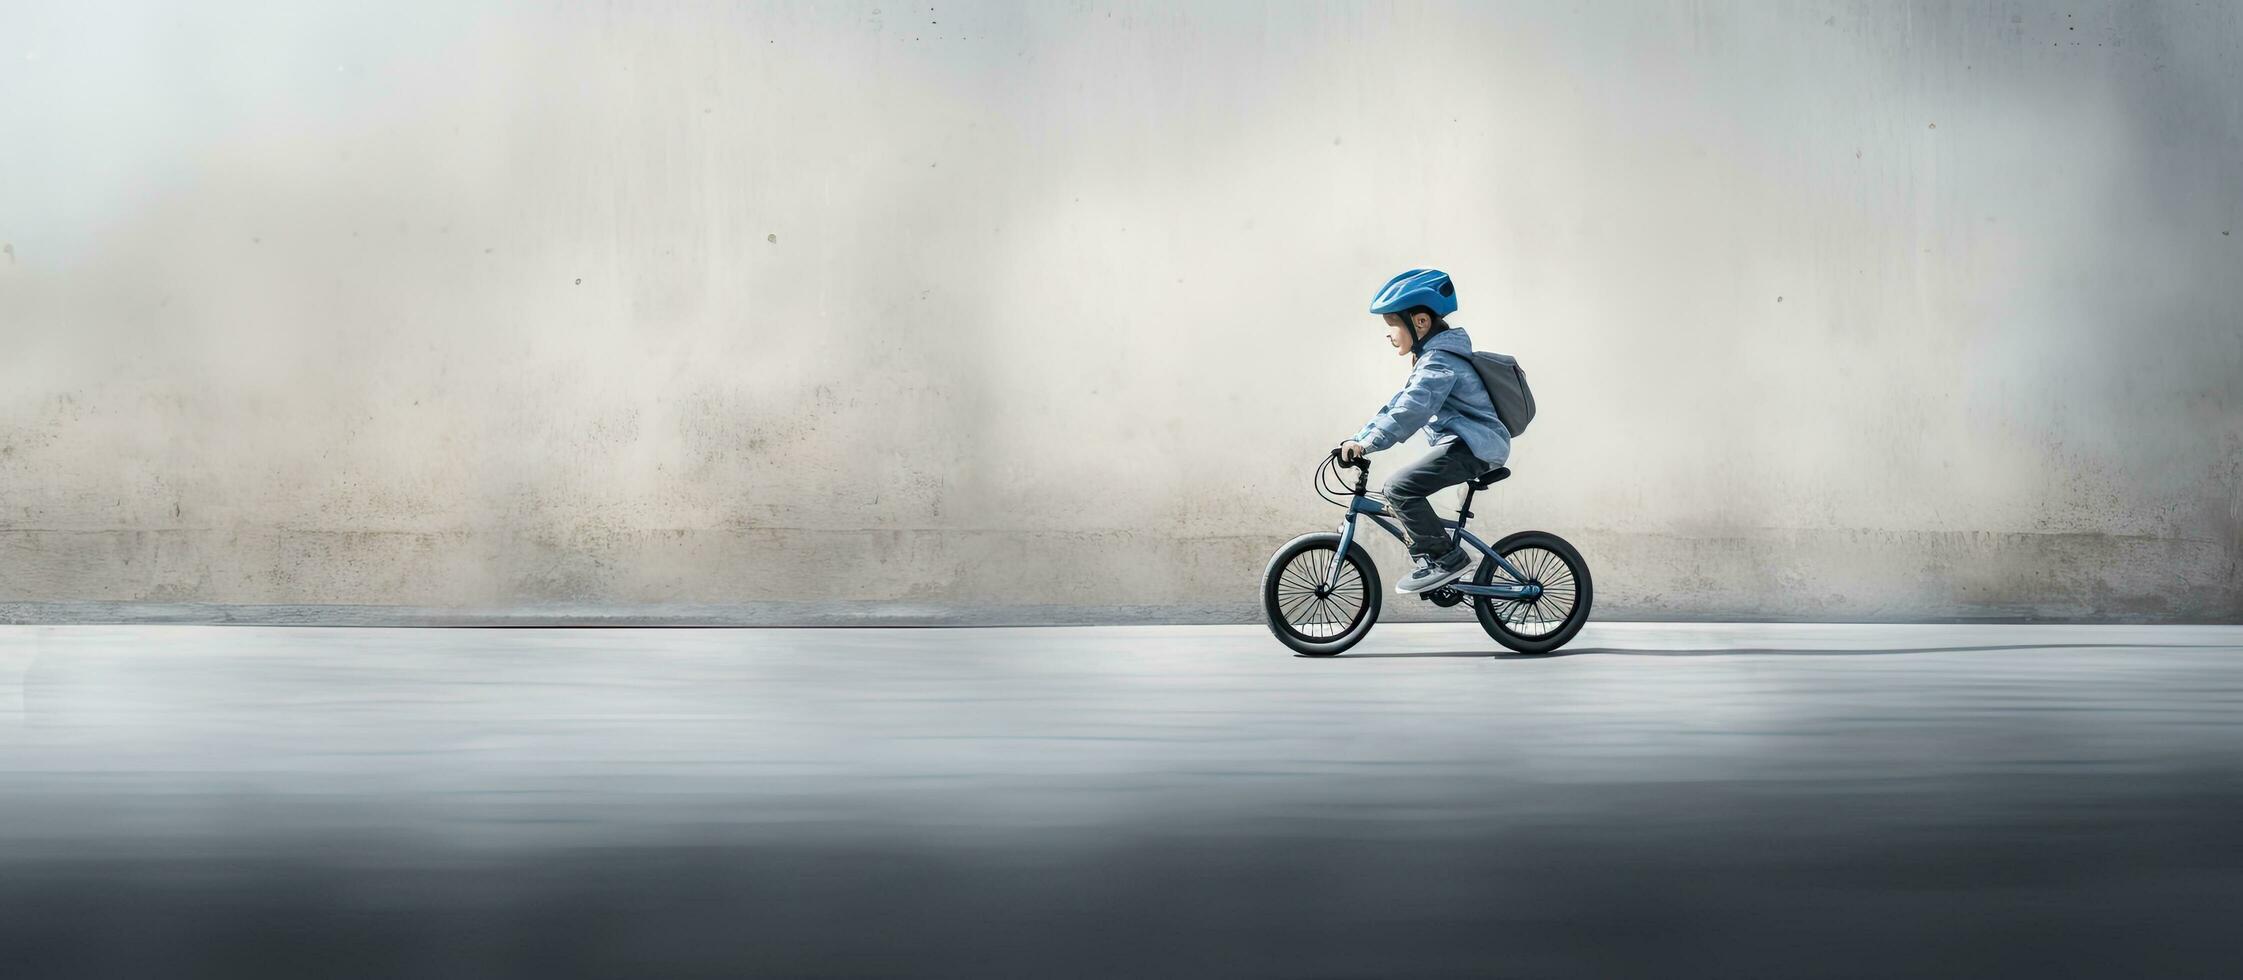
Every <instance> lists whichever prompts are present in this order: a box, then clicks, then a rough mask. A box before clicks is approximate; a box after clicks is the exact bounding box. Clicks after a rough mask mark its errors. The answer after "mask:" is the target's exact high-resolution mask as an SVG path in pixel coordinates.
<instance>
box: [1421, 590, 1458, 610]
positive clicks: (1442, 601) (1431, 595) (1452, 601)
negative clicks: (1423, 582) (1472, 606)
mask: <svg viewBox="0 0 2243 980" xmlns="http://www.w3.org/2000/svg"><path fill="white" fill-rule="evenodd" d="M1418 598H1421V599H1424V600H1425V601H1427V602H1430V603H1432V604H1434V605H1436V606H1442V607H1444V608H1445V607H1448V606H1453V605H1456V604H1457V603H1459V602H1463V601H1464V593H1462V592H1458V591H1457V590H1455V589H1452V588H1450V587H1448V586H1446V585H1444V586H1441V587H1440V588H1438V589H1427V590H1425V591H1424V592H1420V593H1418Z"/></svg>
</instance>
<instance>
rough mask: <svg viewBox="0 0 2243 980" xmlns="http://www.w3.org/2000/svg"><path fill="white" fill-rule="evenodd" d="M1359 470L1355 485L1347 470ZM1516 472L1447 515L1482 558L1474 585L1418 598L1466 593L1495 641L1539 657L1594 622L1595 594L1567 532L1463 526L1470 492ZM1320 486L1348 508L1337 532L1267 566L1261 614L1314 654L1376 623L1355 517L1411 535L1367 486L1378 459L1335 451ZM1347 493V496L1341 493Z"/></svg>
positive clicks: (1301, 543) (1489, 478)
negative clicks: (1502, 532)
mask: <svg viewBox="0 0 2243 980" xmlns="http://www.w3.org/2000/svg"><path fill="white" fill-rule="evenodd" d="M1350 467H1352V468H1355V469H1357V470H1359V471H1360V472H1359V473H1358V474H1357V475H1356V478H1355V486H1354V488H1353V489H1349V488H1348V486H1347V481H1346V478H1345V477H1344V476H1342V475H1340V472H1339V471H1340V470H1342V469H1347V468H1350ZM1510 475H1511V469H1510V467H1507V466H1506V467H1497V468H1496V469H1494V470H1491V471H1489V472H1487V473H1484V474H1481V475H1480V476H1479V477H1477V478H1474V479H1473V480H1471V481H1470V482H1469V483H1468V484H1467V485H1466V489H1465V491H1464V502H1463V504H1462V505H1460V506H1459V507H1458V508H1457V518H1456V520H1453V521H1451V520H1443V521H1442V522H1441V525H1442V526H1443V527H1447V528H1451V529H1453V530H1454V531H1455V537H1454V538H1452V539H1451V540H1452V541H1456V542H1459V543H1462V544H1463V545H1466V546H1468V547H1470V548H1472V549H1473V550H1475V551H1478V552H1479V553H1480V554H1481V555H1482V556H1484V557H1483V560H1482V561H1481V562H1480V567H1479V570H1478V571H1477V572H1476V573H1474V574H1473V576H1472V581H1471V583H1470V584H1465V583H1464V582H1462V581H1457V582H1451V583H1449V584H1448V585H1444V586H1442V587H1440V588H1438V589H1428V590H1426V591H1424V592H1421V593H1418V597H1419V598H1421V599H1424V600H1426V601H1428V602H1431V603H1433V604H1434V605H1437V606H1441V607H1443V608H1447V607H1451V606H1455V605H1457V604H1458V603H1461V602H1464V601H1465V600H1467V599H1469V600H1471V602H1472V611H1473V613H1474V615H1475V616H1477V617H1478V619H1479V621H1480V628H1481V629H1484V630H1486V631H1487V634H1488V636H1490V637H1493V638H1494V639H1495V642H1497V643H1500V644H1503V645H1504V646H1505V647H1508V648H1510V649H1512V650H1515V651H1518V652H1520V653H1530V654H1541V653H1549V652H1550V651H1552V650H1556V649H1557V648H1559V647H1561V646H1564V645H1565V643H1566V641H1568V640H1571V639H1573V635H1574V634H1575V633H1579V632H1580V631H1581V625H1582V624H1583V623H1586V622H1588V619H1589V604H1590V600H1591V598H1592V594H1591V588H1590V583H1589V566H1588V563H1587V562H1584V561H1582V560H1581V553H1580V552H1579V551H1576V550H1574V547H1573V545H1571V544H1569V543H1567V542H1566V540H1565V539H1564V538H1561V537H1558V536H1557V535H1555V534H1551V533H1550V532H1548V531H1520V532H1517V533H1515V534H1512V535H1509V536H1507V537H1505V538H1504V539H1503V540H1501V541H1497V542H1496V543H1495V544H1494V545H1492V546H1490V545H1489V544H1487V543H1486V542H1484V541H1481V540H1480V539H1479V538H1478V537H1477V536H1475V535H1474V534H1473V533H1472V532H1470V531H1467V530H1465V529H1464V524H1465V522H1466V521H1469V520H1471V519H1472V497H1473V495H1475V494H1477V493H1479V492H1480V491H1482V490H1485V489H1487V488H1488V487H1491V486H1494V485H1495V484H1497V483H1501V482H1502V481H1503V480H1504V479H1506V478H1508V477H1509V476H1510ZM1315 480H1316V492H1317V494H1318V495H1319V496H1321V497H1323V498H1324V499H1325V500H1326V501H1328V502H1330V503H1333V504H1336V505H1339V506H1342V507H1345V508H1347V517H1346V518H1345V519H1344V520H1342V521H1341V523H1340V529H1339V530H1338V531H1317V532H1313V533H1309V534H1303V535H1301V536H1300V537H1297V538H1294V539H1293V540H1291V541H1288V542H1286V543H1285V545H1284V546H1283V547H1281V548H1279V549H1277V553H1276V554H1274V555H1271V556H1270V560H1269V565H1268V567H1267V568H1265V569H1263V571H1262V614H1263V616H1264V617H1265V618H1267V620H1268V622H1269V630H1270V632H1271V633H1272V634H1274V635H1275V636H1276V637H1277V641H1278V642H1279V643H1283V644H1285V645H1286V646H1287V647H1290V648H1292V649H1293V650H1294V651H1295V652H1298V653H1302V654H1305V655H1307V656H1311V657H1329V656H1333V655H1335V654H1338V653H1340V652H1341V651H1344V650H1346V649H1347V648H1349V647H1352V646H1354V645H1355V644H1356V643H1358V642H1360V641H1361V640H1362V639H1363V637H1364V636H1366V635H1368V634H1369V633H1370V632H1371V627H1372V625H1374V624H1375V623H1376V622H1377V621H1378V613H1379V607H1380V602H1381V599H1382V598H1383V593H1382V592H1381V586H1380V584H1379V574H1378V566H1377V565H1375V564H1373V563H1372V561H1371V556H1370V553H1369V552H1368V551H1365V550H1364V548H1363V545H1362V543H1361V542H1358V541H1356V540H1355V522H1356V518H1358V517H1368V518H1370V519H1371V522H1372V523H1374V524H1376V525H1378V526H1379V527H1382V528H1385V529H1386V533H1388V534H1391V535H1393V536H1394V537H1395V539H1396V540H1405V541H1406V540H1407V539H1405V538H1404V537H1403V535H1402V529H1401V528H1400V527H1399V526H1397V525H1396V524H1395V523H1394V521H1393V519H1392V517H1393V515H1392V513H1391V512H1390V511H1389V510H1388V509H1387V506H1386V501H1384V500H1383V499H1380V498H1379V497H1378V496H1377V495H1375V494H1372V493H1370V492H1369V491H1368V489H1367V488H1368V486H1369V484H1370V480H1371V463H1370V460H1368V459H1358V460H1355V461H1354V462H1349V461H1347V460H1344V459H1341V458H1340V454H1339V450H1336V449H1335V450H1333V451H1332V452H1331V454H1330V455H1329V456H1326V457H1325V459H1324V462H1322V463H1320V464H1318V465H1317V467H1316V476H1315ZM1340 493H1345V494H1346V495H1347V498H1348V499H1346V500H1344V501H1343V500H1341V499H1340V498H1339V496H1337V494H1340Z"/></svg>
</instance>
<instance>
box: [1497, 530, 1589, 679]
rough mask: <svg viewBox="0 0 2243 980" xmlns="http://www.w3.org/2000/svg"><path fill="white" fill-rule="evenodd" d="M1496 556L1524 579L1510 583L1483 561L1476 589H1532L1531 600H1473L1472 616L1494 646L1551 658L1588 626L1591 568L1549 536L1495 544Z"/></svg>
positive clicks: (1528, 534)
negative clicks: (1514, 587) (1531, 587)
mask: <svg viewBox="0 0 2243 980" xmlns="http://www.w3.org/2000/svg"><path fill="white" fill-rule="evenodd" d="M1495 553H1496V554H1499V555H1502V556H1503V560H1504V561H1507V562H1510V563H1511V567H1513V568H1516V569H1518V570H1519V572H1520V574H1522V575H1524V576H1526V577H1525V579H1524V580H1521V579H1518V578H1514V577H1512V576H1511V574H1510V573H1509V572H1506V571H1504V570H1503V567H1502V566H1501V565H1497V564H1496V563H1495V562H1494V561H1493V560H1492V559H1482V560H1481V561H1480V570H1479V572H1478V574H1475V575H1474V576H1473V577H1472V584H1474V585H1534V586H1539V587H1540V589H1539V594H1537V595H1536V596H1535V597H1534V598H1532V599H1497V598H1494V597H1492V596H1473V597H1472V612H1473V613H1474V614H1475V615H1477V616H1478V617H1479V619H1480V628H1481V629H1484V630H1487V632H1488V635H1489V636H1491V637H1494V638H1495V642H1497V643H1501V644H1503V645H1504V646H1506V647H1509V648H1511V649H1513V650H1517V651H1518V652H1520V653H1549V652H1550V651H1552V650H1555V649H1557V648H1559V647H1561V646H1564V645H1565V643H1566V641H1567V640H1571V639H1573V634H1575V633H1579V632H1581V626H1582V624H1584V623H1587V622H1588V621H1589V602H1590V600H1591V599H1592V598H1593V597H1594V596H1593V593H1592V590H1591V588H1590V585H1589V563H1588V562H1585V561H1583V560H1581V553H1580V552H1579V551H1575V550H1574V549H1573V545H1571V544H1568V543H1566V540H1565V539H1564V538H1561V537H1558V536H1557V535H1555V534H1551V533H1550V532H1548V531H1520V532H1519V533H1517V534H1514V535H1511V536H1510V537H1507V538H1504V539H1503V540H1501V541H1498V542H1496V543H1495Z"/></svg>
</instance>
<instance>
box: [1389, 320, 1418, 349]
mask: <svg viewBox="0 0 2243 980" xmlns="http://www.w3.org/2000/svg"><path fill="white" fill-rule="evenodd" d="M1411 333H1412V331H1411V330H1410V323H1409V321H1408V320H1404V319H1402V314H1400V313H1388V314H1386V342H1387V343H1389V344H1392V345H1394V352H1395V353H1396V354H1402V355H1405V356H1406V355H1408V354H1409V352H1410V344H1411V342H1413V341H1415V340H1416V339H1417V338H1416V337H1414V336H1412V335H1411Z"/></svg>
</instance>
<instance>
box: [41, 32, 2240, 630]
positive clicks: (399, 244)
mask: <svg viewBox="0 0 2243 980" xmlns="http://www.w3.org/2000/svg"><path fill="white" fill-rule="evenodd" d="M938 22H939V23H938ZM0 37H7V38H9V40H10V44H9V48H10V50H9V51H7V52H0V131H4V132H7V133H9V134H10V138H9V143H10V148H9V152H6V153H0V240H4V241H5V242H6V246H5V250H4V254H5V261H0V349H5V351H6V352H7V354H6V356H5V357H0V601H10V602H101V601H112V602H171V603H252V604H254V603H309V604H353V605H385V604H395V605H408V606H447V605H476V606H485V607H505V606H509V605H522V604H537V603H554V602H569V603H592V604H604V605H606V606H610V607H616V608H625V607H631V606H634V605H641V604H659V603H702V604H716V605H723V604H748V603H758V602H804V601H828V600H831V601H847V602H902V603H913V604H917V605H920V606H924V607H934V608H967V607H972V606H976V605H986V604H1010V605H1036V604H1054V605H1069V606H1075V607H1087V608H1094V609H1095V608H1112V609H1115V610H1117V612H1116V617H1117V618H1127V617H1128V616H1140V615H1158V614H1159V611H1160V610H1163V609H1169V610H1176V609H1185V608H1193V609H1200V608H1210V607H1215V608H1223V609H1236V610H1239V611H1240V613H1239V614H1240V615H1250V614H1251V613H1250V609H1251V605H1250V603H1251V596H1252V590H1253V588H1254V583H1255V579H1256V577H1257V575H1258V574H1259V571H1260V566H1261V562H1262V560H1263V558H1264V557H1266V555H1267V554H1268V552H1269V551H1270V550H1271V549H1272V548H1274V547H1275V546H1276V545H1277V544H1278V543H1279V542H1280V541H1282V540H1284V539H1285V538H1287V537H1289V536H1290V535H1292V534H1293V533H1297V532H1298V531H1301V530H1305V529H1310V528H1314V527H1318V526H1321V525H1325V524H1329V523H1331V522H1332V520H1333V519H1334V513H1333V512H1332V511H1330V510H1329V509H1328V508H1326V507H1325V506H1324V505H1323V504H1322V503H1321V502H1319V501H1318V500H1317V498H1316V497H1315V495H1314V494H1313V493H1312V492H1311V490H1310V487H1309V483H1308V474H1309V470H1310V468H1311V466H1312V465H1313V464H1314V463H1315V461H1316V459H1317V458H1318V456H1319V455H1320V454H1321V453H1322V452H1323V451H1324V450H1325V449H1326V448H1328V447H1329V446H1330V445H1332V444H1333V443H1335V442H1336V441H1338V440H1339V439H1340V438H1342V437H1344V436H1346V435H1347V434H1349V433H1351V432H1352V431H1354V429H1355V427H1356V426H1357V425H1359V424H1360V423H1361V421H1362V420H1363V418H1364V417H1366V416H1367V415H1368V414H1369V413H1370V412H1371V411H1372V410H1373V409H1375V408H1376V407H1377V406H1378V405H1379V404H1380V402H1381V401H1382V400H1383V399H1384V398H1385V397H1386V395H1388V394H1389V393H1390V392H1391V391H1392V390H1393V388H1394V387H1395V386H1396V385H1397V384H1398V383H1399V381H1400V379H1401V374H1402V370H1403V367H1402V365H1401V364H1400V363H1399V362H1398V361H1396V360H1395V359H1393V358H1392V357H1391V355H1390V354H1389V353H1388V351H1387V348H1386V346H1385V343H1384V341H1383V340H1382V339H1381V335H1380V332H1379V330H1378V327H1377V324H1376V322H1375V320H1374V318H1372V317H1370V316H1368V315H1367V314H1365V313H1363V312H1362V310H1363V307H1364V305H1365V302H1366V298H1367V297H1368V296H1369V294H1370V292H1371V291H1372V290H1373V289H1374V288H1375V287H1376V286H1377V285H1378V284H1379V283H1380V282H1382V281H1384V279H1385V278H1386V277H1387V276H1389V275H1391V274H1392V273H1393V272H1394V271H1397V270H1399V269H1401V268H1405V267H1409V266H1413V265H1421V264H1437V265H1440V266H1442V267H1444V268H1447V269H1448V270H1450V271H1451V272H1452V273H1454V274H1455V275H1456V276H1457V279H1458V282H1459V285H1460V290H1461V298H1462V302H1463V308H1462V310H1461V311H1460V313H1459V315H1458V316H1457V317H1456V318H1455V322H1456V324H1457V325H1459V326H1462V327H1465V328H1467V329H1469V330H1470V331H1471V332H1472V335H1473V337H1474V338H1475V339H1476V340H1477V341H1478V343H1479V345H1480V346H1481V347H1483V348H1487V349H1495V350H1504V351H1508V352H1511V353H1515V354H1517V355H1518V356H1520V358H1521V359H1522V361H1523V362H1524V363H1525V364H1526V365H1527V367H1528V369H1529V371H1530V372H1531V373H1532V377H1533V378H1534V381H1535V385H1536V392H1537V395H1538V397H1539V399H1540V401H1541V406H1542V414H1541V416H1540V417H1539V418H1538V420H1537V422H1536V424H1535V428H1534V431H1533V432H1532V433H1530V434H1529V435H1528V436H1526V437H1524V438H1522V439H1521V440H1519V443H1518V445H1517V447H1516V455H1515V456H1514V459H1513V461H1512V467H1513V469H1514V470H1515V471H1516V472H1517V474H1518V476H1517V477H1515V478H1514V479H1512V480H1511V481H1509V482H1507V483H1505V484H1503V486H1502V487H1501V488H1500V489H1499V490H1498V491H1497V492H1496V493H1494V494H1492V495H1491V497H1492V499H1490V498H1483V505H1482V506H1480V507H1478V508H1477V510H1478V511H1479V513H1480V515H1481V520H1482V521H1484V522H1486V523H1489V524H1492V525H1502V526H1509V527H1541V528H1547V529H1550V530H1555V531H1558V532H1560V533H1562V534H1565V535H1567V536H1568V537H1571V538H1573V539H1575V540H1576V541H1577V542H1578V543H1580V544H1581V545H1582V546H1583V548H1584V551H1585V552H1586V553H1587V554H1588V556H1589V558H1590V559H1591V561H1592V563H1593V565H1594V567H1595V569H1596V573H1597V583H1598V586H1599V593H1600V595H1599V599H1600V610H1601V612H1602V613H1603V614H1606V615H1610V616H1615V617H1649V618H1680V619H1721V618H1755V617H1782V618H1831V619H1864V618H1874V619H1907V618H1971V617H2003V618H2058V619H2097V618H2121V619H2151V620H2182V621H2191V620H2219V621H2236V620H2239V619H2243V572H2239V569H2238V561H2239V558H2243V251H2239V249H2243V243H2239V241H2238V239H2237V238H2235V237H2234V236H2233V235H2232V234H2230V232H2231V231H2232V229H2234V228H2235V227H2236V226H2237V224H2238V223H2239V219H2243V215H2239V213H2238V212H2239V210H2243V190H2239V189H2243V67H2239V66H2243V62H2239V61H2238V60H2237V59H2236V58H2234V57H2233V54H2232V52H2233V51H2235V50H2236V49H2237V46H2238V44H2239V42H2243V18H2239V16H2238V14H2237V12H2236V11H2235V9H2234V8H2232V7H2230V6H2228V5H2221V4H2193V3H2183V2H2171V3H2144V4H2131V5H2125V6H2123V7H2118V8H2112V7H2107V6H2091V5H2086V4H2069V5H2066V4H2056V5H2049V4H2017V3H2008V4H2002V3H1979V4H1964V5H1953V4H1904V5H1873V6H1868V7H1863V6H1860V5H1851V4H1814V3H1809V4H1785V5H1767V4H1758V3H1687V4H1686V3H1677V4H1665V5H1652V4H1627V5H1613V6H1607V7H1589V8H1581V7H1578V6H1570V5H1559V4H1549V5H1518V6H1513V5H1506V6H1502V7H1493V6H1487V7H1483V6H1480V5H1388V4H1317V5H1271V6H1261V5H1243V4H1237V5H1234V4H1134V3H1081V4H1068V5H1052V4H984V3H963V2H961V3H950V4H943V5H941V9H940V10H939V11H935V12H929V11H928V10H925V9H922V8H920V7H915V6H911V5H899V4H894V3H892V2H882V3H880V4H879V5H878V6H875V5H873V4H856V5H851V4H838V3H837V4H818V5H791V4H790V5H756V6H752V7H748V8H742V7H740V6H738V5H730V4H716V3H698V4H694V3H688V4H671V3H663V4H654V3H616V4H606V5H600V6H596V7H594V6H584V7H575V6H569V7H562V8H558V9H556V8H552V7H549V6H546V5H528V4H504V3H446V4H407V5H404V6H402V7H400V6H398V5H396V4H382V5H372V4H368V5H358V6H348V5H345V6H322V7H320V8H318V9H317V10H314V9H312V8H306V9H304V10H302V11H274V10H272V9H271V8H269V7H266V6H262V5H249V4H232V3H218V4H206V5H200V6H197V7H195V8H193V9H181V8H177V7H176V6H174V5H165V4H155V3H145V2H138V3H136V2H124V3H108V4H91V5H17V6H15V7H12V8H10V9H8V10H7V11H5V12H0ZM1406 453H1407V450H1398V451H1397V452H1395V453H1391V454H1388V457H1381V458H1380V459H1378V461H1377V462H1378V465H1379V467H1380V469H1381V470H1384V469H1387V468H1390V466H1391V464H1392V463H1394V462H1399V461H1400V459H1399V457H1401V456H1403V455H1405V454H1406ZM1389 457H1392V458H1389ZM1381 547H1382V551H1381V552H1380V554H1381V557H1382V559H1390V560H1395V561H1398V560H1399V556H1400V552H1399V549H1396V548H1385V547H1384V546H1383V545H1382V546H1381ZM1395 605H1396V608H1397V610H1398V613H1399V614H1401V615H1414V614H1416V613H1418V612H1420V610H1418V609H1415V608H1412V607H1413V606H1415V605H1421V604H1412V605H1411V606H1402V605H1401V604H1395ZM1123 610H1127V611H1128V612H1126V614H1125V613H1124V612H1122V611H1123Z"/></svg>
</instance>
